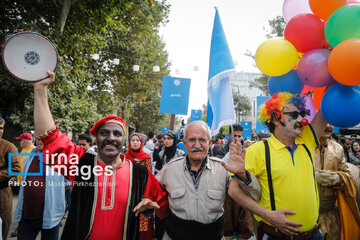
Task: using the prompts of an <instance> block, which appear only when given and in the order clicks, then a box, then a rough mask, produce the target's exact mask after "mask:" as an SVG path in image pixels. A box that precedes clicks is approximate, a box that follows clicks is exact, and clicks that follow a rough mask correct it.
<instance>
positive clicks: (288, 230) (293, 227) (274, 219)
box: [267, 209, 302, 236]
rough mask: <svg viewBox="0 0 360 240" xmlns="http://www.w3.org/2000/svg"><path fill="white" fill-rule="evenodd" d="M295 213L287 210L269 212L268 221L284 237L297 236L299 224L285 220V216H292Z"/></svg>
mask: <svg viewBox="0 0 360 240" xmlns="http://www.w3.org/2000/svg"><path fill="white" fill-rule="evenodd" d="M295 213H296V212H295V211H292V210H288V209H278V210H275V211H271V212H270V214H269V217H268V219H267V220H268V221H269V222H270V223H271V224H272V225H273V226H274V227H275V228H277V229H279V231H281V232H282V233H284V234H286V235H289V236H291V235H299V233H300V232H301V230H300V229H299V228H298V227H301V226H302V224H301V223H297V222H294V221H291V220H289V219H287V217H286V215H294V214H295Z"/></svg>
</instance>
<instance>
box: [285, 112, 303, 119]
mask: <svg viewBox="0 0 360 240" xmlns="http://www.w3.org/2000/svg"><path fill="white" fill-rule="evenodd" d="M283 113H284V114H288V115H290V117H292V118H293V119H298V117H299V115H300V116H301V117H303V118H304V117H305V116H306V113H305V111H300V112H298V111H293V112H283Z"/></svg>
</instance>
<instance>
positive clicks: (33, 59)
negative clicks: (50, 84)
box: [2, 32, 57, 82]
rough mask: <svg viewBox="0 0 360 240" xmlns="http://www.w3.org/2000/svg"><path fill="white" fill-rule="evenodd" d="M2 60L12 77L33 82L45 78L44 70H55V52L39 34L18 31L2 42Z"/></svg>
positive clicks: (50, 44) (46, 75) (51, 45)
mask: <svg viewBox="0 0 360 240" xmlns="http://www.w3.org/2000/svg"><path fill="white" fill-rule="evenodd" d="M2 61H3V64H4V66H5V68H6V70H8V71H9V73H10V74H11V75H12V76H13V77H14V78H16V79H20V80H24V81H30V82H35V81H39V80H42V79H45V78H47V77H48V74H47V73H46V71H52V72H54V71H55V69H56V65H57V52H56V49H55V47H54V45H53V44H52V43H51V42H50V41H49V40H48V39H47V38H45V37H44V36H42V35H41V34H39V33H35V32H19V33H16V34H14V35H12V36H10V37H9V38H8V39H7V40H6V42H5V43H4V47H3V49H2Z"/></svg>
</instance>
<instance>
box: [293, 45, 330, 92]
mask: <svg viewBox="0 0 360 240" xmlns="http://www.w3.org/2000/svg"><path fill="white" fill-rule="evenodd" d="M329 55H330V51H329V50H326V49H314V50H311V51H310V52H307V53H305V55H304V56H303V57H302V58H301V59H300V61H299V63H298V69H297V70H298V76H299V78H300V80H301V81H302V82H303V83H304V84H305V85H308V86H310V87H313V88H319V87H324V86H328V85H330V84H331V83H333V82H334V81H335V80H334V78H333V77H332V76H331V75H330V73H329V67H328V59H329Z"/></svg>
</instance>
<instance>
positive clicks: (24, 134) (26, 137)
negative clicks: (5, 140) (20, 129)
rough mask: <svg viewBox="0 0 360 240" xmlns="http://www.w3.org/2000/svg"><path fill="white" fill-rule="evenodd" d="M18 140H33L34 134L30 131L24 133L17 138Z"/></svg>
mask: <svg viewBox="0 0 360 240" xmlns="http://www.w3.org/2000/svg"><path fill="white" fill-rule="evenodd" d="M16 139H17V140H20V139H25V140H32V136H31V134H30V133H23V134H21V135H20V136H18V137H17V138H16Z"/></svg>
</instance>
